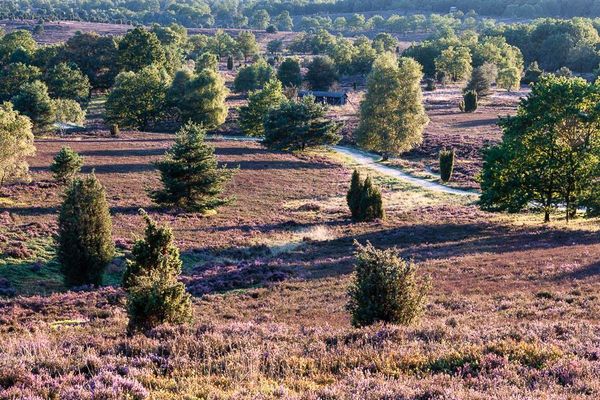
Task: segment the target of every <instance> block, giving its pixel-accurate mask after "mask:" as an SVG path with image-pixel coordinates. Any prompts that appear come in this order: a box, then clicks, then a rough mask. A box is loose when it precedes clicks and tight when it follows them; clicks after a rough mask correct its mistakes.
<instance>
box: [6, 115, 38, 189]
mask: <svg viewBox="0 0 600 400" xmlns="http://www.w3.org/2000/svg"><path fill="white" fill-rule="evenodd" d="M34 154H35V146H34V144H33V133H32V131H31V121H30V120H29V118H27V117H26V116H23V115H20V114H19V113H18V112H16V111H14V110H13V108H12V104H10V103H3V104H2V105H0V187H2V186H3V185H4V184H5V183H11V182H15V181H18V180H23V179H27V178H28V177H29V173H28V172H29V165H28V163H27V160H26V158H27V157H31V156H33V155H34Z"/></svg>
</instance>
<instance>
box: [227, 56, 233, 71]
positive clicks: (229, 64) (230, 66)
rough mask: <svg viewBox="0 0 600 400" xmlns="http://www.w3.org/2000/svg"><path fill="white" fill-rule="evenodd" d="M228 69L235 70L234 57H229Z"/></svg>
mask: <svg viewBox="0 0 600 400" xmlns="http://www.w3.org/2000/svg"><path fill="white" fill-rule="evenodd" d="M227 69H228V70H230V71H231V70H232V69H233V57H231V56H228V57H227Z"/></svg>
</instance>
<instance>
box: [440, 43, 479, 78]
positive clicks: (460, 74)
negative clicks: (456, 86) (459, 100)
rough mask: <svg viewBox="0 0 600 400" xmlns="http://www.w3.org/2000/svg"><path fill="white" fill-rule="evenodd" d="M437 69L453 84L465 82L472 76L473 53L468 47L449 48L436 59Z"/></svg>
mask: <svg viewBox="0 0 600 400" xmlns="http://www.w3.org/2000/svg"><path fill="white" fill-rule="evenodd" d="M435 68H436V71H437V72H438V73H443V74H444V75H445V76H446V77H448V78H449V79H451V80H452V81H453V82H460V81H465V80H467V79H469V76H471V71H472V67H471V53H470V51H469V49H468V48H467V47H452V46H451V47H448V48H447V49H445V50H443V51H442V53H441V54H440V56H439V57H437V58H436V59H435Z"/></svg>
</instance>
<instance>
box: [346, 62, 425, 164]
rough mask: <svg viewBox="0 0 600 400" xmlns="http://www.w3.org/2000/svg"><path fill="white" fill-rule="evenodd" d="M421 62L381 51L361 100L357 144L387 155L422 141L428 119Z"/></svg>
mask: <svg viewBox="0 0 600 400" xmlns="http://www.w3.org/2000/svg"><path fill="white" fill-rule="evenodd" d="M422 77H423V74H422V72H421V68H420V66H419V64H418V63H417V62H416V61H414V60H412V59H408V58H401V59H400V61H399V62H398V61H397V60H396V57H395V56H394V55H393V54H390V53H386V54H383V55H381V56H380V57H379V58H378V59H377V60H376V61H375V64H374V65H373V69H372V70H371V73H370V74H369V77H368V78H367V93H366V95H365V97H364V99H363V100H362V102H361V103H360V122H359V126H358V130H357V133H356V135H357V136H356V139H357V142H358V144H359V145H360V146H361V147H363V148H365V149H367V150H371V151H377V152H380V153H382V154H383V155H384V157H387V156H389V155H390V154H401V153H403V152H405V151H408V150H410V149H412V148H413V147H414V146H415V145H417V144H420V143H421V141H422V140H423V137H422V135H423V131H424V130H425V127H426V126H427V124H428V122H429V119H428V118H427V115H426V114H425V108H424V107H423V101H422V98H423V93H422V92H421V85H420V82H421V78H422Z"/></svg>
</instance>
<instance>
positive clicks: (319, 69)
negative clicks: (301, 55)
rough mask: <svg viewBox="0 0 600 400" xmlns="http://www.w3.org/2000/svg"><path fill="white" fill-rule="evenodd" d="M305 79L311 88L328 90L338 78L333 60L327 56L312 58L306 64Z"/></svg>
mask: <svg viewBox="0 0 600 400" xmlns="http://www.w3.org/2000/svg"><path fill="white" fill-rule="evenodd" d="M305 79H306V81H307V82H308V86H309V87H310V88H311V89H312V90H329V88H330V87H331V85H333V84H334V82H336V81H337V79H338V74H337V71H336V68H335V64H334V63H333V60H332V59H331V58H329V57H327V56H324V57H321V56H319V57H315V58H313V60H312V61H311V62H310V64H308V71H306V77H305Z"/></svg>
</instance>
